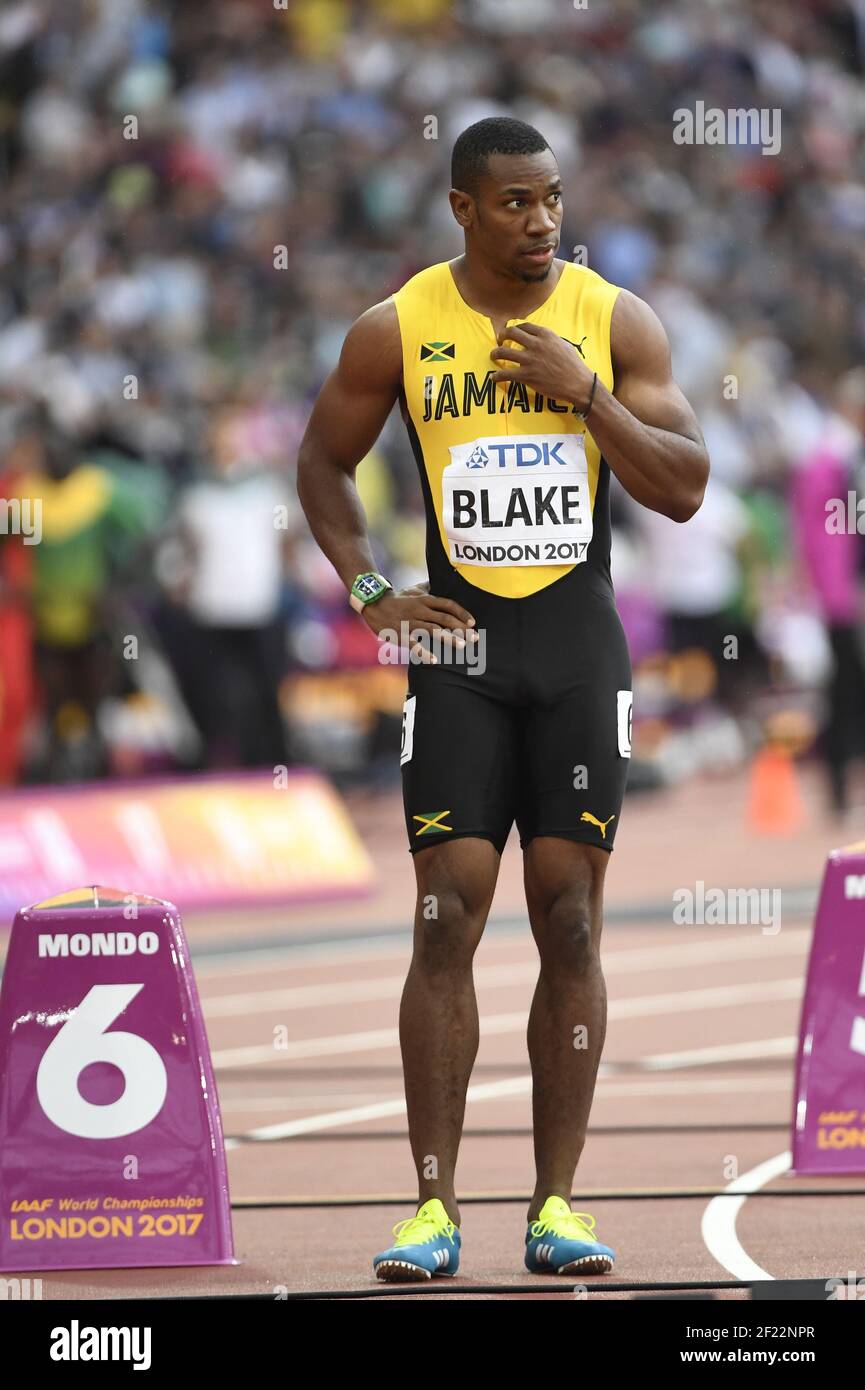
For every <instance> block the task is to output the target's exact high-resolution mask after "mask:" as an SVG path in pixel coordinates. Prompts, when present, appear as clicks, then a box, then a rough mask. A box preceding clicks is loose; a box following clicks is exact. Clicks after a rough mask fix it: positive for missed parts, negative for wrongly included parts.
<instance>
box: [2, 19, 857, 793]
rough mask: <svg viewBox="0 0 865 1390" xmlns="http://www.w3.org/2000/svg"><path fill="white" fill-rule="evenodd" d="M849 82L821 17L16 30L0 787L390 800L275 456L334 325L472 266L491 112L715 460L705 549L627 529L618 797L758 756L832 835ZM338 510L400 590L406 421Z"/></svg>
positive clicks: (382, 739)
mask: <svg viewBox="0 0 865 1390" xmlns="http://www.w3.org/2000/svg"><path fill="white" fill-rule="evenodd" d="M863 64H865V19H863V16H862V11H861V7H859V6H856V5H854V4H847V3H844V0H809V3H803V4H800V5H797V6H796V7H795V8H792V7H787V6H785V5H783V4H780V3H768V4H761V3H754V4H743V3H725V4H723V5H721V4H716V3H710V2H708V0H706V2H705V3H697V4H688V5H678V4H666V5H660V6H653V7H652V9H651V12H647V11H646V10H644V9H642V8H641V7H640V6H638V5H636V4H628V3H602V2H601V0H592V3H591V4H589V6H588V7H587V8H586V9H579V8H577V7H575V6H572V5H568V4H565V3H563V0H522V2H521V3H495V4H493V3H492V0H465V3H450V2H449V0H414V2H413V3H398V0H367V2H366V3H364V2H363V0H357V3H351V2H350V0H304V3H303V4H293V3H291V2H290V0H289V3H288V5H287V7H285V8H282V7H278V6H270V5H265V4H263V3H261V2H260V0H217V3H202V4H198V5H196V6H194V7H189V6H183V5H181V4H179V3H177V4H172V3H146V4H145V3H140V2H139V0H111V3H108V0H105V3H99V2H98V0H90V3H83V2H82V3H63V4H59V3H58V4H52V3H44V4H43V3H35V0H16V3H12V4H10V5H7V6H6V7H5V8H4V11H3V14H2V16H0V91H2V94H3V95H2V102H0V135H2V189H0V207H2V220H0V441H2V458H3V465H2V469H3V471H2V476H0V484H2V486H0V493H2V495H3V496H4V498H10V497H14V496H18V495H26V496H30V497H36V496H40V497H41V498H42V501H43V506H44V517H45V528H46V534H45V535H44V536H43V538H42V541H41V543H40V544H38V545H32V546H28V545H25V544H23V543H22V539H21V538H20V537H15V536H12V535H6V536H3V537H0V566H2V588H0V630H2V657H0V690H2V694H0V781H2V782H3V783H5V784H12V785H15V784H18V783H21V782H45V781H49V782H50V781H79V780H81V779H86V778H89V777H96V776H99V777H101V776H118V775H127V776H128V775H130V774H134V775H138V774H142V773H143V774H148V773H150V772H157V771H165V770H170V769H177V768H180V769H185V768H188V769H195V768H202V767H204V768H219V767H226V766H272V765H274V764H282V763H291V762H299V763H303V764H309V763H312V764H314V765H318V766H321V767H323V768H324V769H326V770H327V771H328V772H330V773H331V774H333V775H335V776H336V777H337V778H338V779H339V780H340V781H341V782H342V783H343V784H350V783H352V782H360V783H362V784H365V785H371V786H373V787H374V788H378V787H382V788H383V789H384V790H387V789H388V788H390V791H391V793H394V792H395V789H396V783H397V777H398V773H397V770H396V766H395V758H394V749H395V746H396V740H397V738H398V728H399V714H400V708H401V702H402V696H403V689H404V676H405V673H404V670H400V669H399V668H398V667H397V668H393V667H388V666H384V665H382V664H380V663H379V662H378V661H377V653H376V649H375V644H374V642H373V639H372V637H371V635H370V634H369V633H368V632H367V630H366V629H365V628H364V627H363V625H362V624H360V623H358V622H357V620H356V619H355V617H354V616H353V615H352V614H351V613H350V612H348V611H347V609H346V604H345V599H344V594H343V593H342V590H341V587H340V585H339V583H338V582H337V580H336V577H335V575H334V573H333V571H332V570H331V568H330V566H329V564H328V563H327V562H326V561H325V560H324V559H323V557H322V556H321V555H320V554H319V552H318V551H317V548H316V547H315V545H314V543H313V542H312V540H311V538H310V536H309V534H308V532H307V530H306V527H305V522H304V520H303V517H302V515H301V514H300V511H299V507H298V504H297V500H296V493H295V459H296V452H297V446H298V442H299V440H300V437H301V434H302V431H303V428H304V424H305V420H306V418H307V415H308V412H309V409H310V405H311V401H312V399H313V398H314V395H315V393H316V391H317V390H318V388H319V387H320V385H321V383H322V380H323V378H324V376H325V375H326V373H327V372H328V370H329V369H330V368H331V367H332V366H333V364H334V362H335V359H336V357H337V354H338V351H339V348H340V344H341V341H342V338H343V336H344V334H345V331H346V329H347V328H348V326H349V324H350V323H351V322H352V320H353V319H354V318H355V317H356V316H357V314H358V313H360V312H361V311H362V310H363V309H364V308H366V307H367V306H368V305H369V304H371V303H374V302H376V301H377V300H380V299H382V298H383V297H385V296H386V295H387V294H388V293H389V292H391V291H392V290H393V289H395V288H396V287H397V286H399V285H400V284H401V283H402V282H403V281H404V280H405V279H406V278H407V277H409V276H410V275H412V274H413V273H414V272H415V271H416V270H418V269H419V268H421V267H422V266H424V265H426V264H429V263H431V262H433V261H436V260H441V259H445V258H448V257H451V256H453V255H455V254H458V253H459V251H460V249H461V244H460V237H459V234H458V229H457V228H456V226H455V224H454V223H453V221H452V218H451V215H450V211H449V208H448V204H447V198H446V192H447V187H448V183H449V179H448V158H449V152H450V147H451V144H452V142H453V139H454V137H455V135H456V134H457V133H458V132H459V131H460V130H461V129H462V128H464V127H465V126H466V125H468V124H469V123H470V122H471V121H473V120H475V119H477V118H479V117H481V116H483V115H488V114H495V113H499V112H501V113H510V114H513V115H516V116H519V117H521V118H524V119H526V120H529V121H531V122H532V123H534V124H536V125H537V126H538V127H539V128H540V129H541V130H542V131H543V132H544V133H545V135H546V136H547V138H548V139H549V141H550V143H551V145H552V147H553V149H554V150H555V152H556V154H557V155H558V158H559V160H560V163H561V165H562V169H563V173H564V177H565V184H566V214H565V221H564V229H563V237H562V251H561V254H563V255H565V256H569V255H574V256H582V257H584V258H585V259H586V260H587V261H588V263H589V264H590V265H591V266H593V268H595V269H596V270H598V271H599V272H600V273H601V274H602V275H604V276H606V277H607V278H609V279H611V280H613V281H615V282H617V283H620V284H622V285H625V286H627V287H628V288H629V289H632V290H633V291H635V292H636V293H637V294H639V295H641V296H643V297H645V298H646V299H647V300H648V301H649V302H650V303H651V304H652V305H653V306H654V307H655V308H656V310H657V311H658V313H659V314H660V316H661V318H662V320H663V322H664V324H665V326H666V329H667V332H668V334H669V336H670V340H671V343H672V349H673V357H674V369H675V373H676V375H677V378H678V380H679V381H680V383H681V385H682V387H683V388H684V390H685V392H686V394H687V395H688V397H689V398H690V400H691V401H692V403H693V405H694V407H695V409H696V411H697V414H698V416H699V418H700V421H701V423H702V425H703V428H704V431H705V434H706V438H707V442H708V445H709V451H710V456H711V459H712V465H713V473H712V481H711V483H710V486H709V490H708V493H707V497H706V502H705V504H704V506H703V508H702V510H701V511H700V512H699V513H698V515H697V516H696V517H695V518H694V519H693V520H692V521H691V522H690V523H689V524H688V525H687V526H686V527H677V526H675V525H674V523H672V522H668V521H667V520H666V519H665V518H661V517H658V516H656V515H654V514H652V513H649V512H646V511H643V510H641V509H639V508H637V507H635V506H633V505H631V504H630V502H629V500H628V499H627V498H626V497H625V496H624V495H623V494H622V492H621V490H620V489H618V488H616V490H615V493H614V501H613V507H614V522H615V529H614V580H615V583H616V587H617V595H618V599H619V603H620V607H621V610H622V614H623V618H624V620H625V624H626V627H627V631H628V635H629V639H630V642H631V648H632V654H633V657H634V664H635V668H636V676H635V691H636V699H635V709H636V715H635V759H634V767H633V774H634V775H633V777H632V786H633V788H634V789H638V788H652V787H653V786H656V785H658V784H659V783H662V782H670V781H678V780H679V779H682V778H690V777H694V776H697V775H699V774H701V773H709V774H713V775H722V776H723V775H724V774H727V773H729V772H731V771H733V770H735V769H739V770H741V769H742V768H743V767H745V766H747V765H749V764H750V762H751V760H752V759H753V757H754V755H755V753H756V752H757V751H758V750H759V749H760V748H761V747H762V746H763V745H764V743H765V741H766V738H767V737H769V738H770V739H771V740H774V741H775V742H776V743H780V744H781V745H783V747H784V748H785V749H786V750H787V751H789V752H792V753H793V754H794V755H795V756H796V757H797V758H798V759H799V760H800V765H802V766H803V767H805V771H806V772H807V771H808V767H807V765H808V764H811V765H812V766H813V765H815V763H816V760H817V759H818V758H819V757H820V756H821V754H826V755H828V757H829V761H830V764H831V768H832V770H833V777H832V779H831V783H830V785H829V786H827V787H826V788H825V789H824V790H823V791H821V792H820V794H819V795H820V797H821V798H822V801H823V802H825V803H826V804H827V805H828V804H829V803H830V801H832V800H834V803H835V806H836V809H838V810H843V808H844V806H845V805H847V804H849V802H850V799H851V795H853V793H851V790H850V783H849V780H847V779H846V778H845V775H844V773H845V767H846V763H847V761H848V759H849V758H850V757H851V756H852V755H853V754H854V753H855V752H856V751H857V750H859V747H860V742H861V729H862V724H863V717H865V716H863V711H865V681H863V676H862V655H861V653H862V634H861V618H860V607H859V598H858V571H859V568H860V566H861V547H862V538H861V537H860V536H858V535H856V534H855V533H853V534H848V535H846V536H839V537H833V538H832V543H831V544H827V540H826V524H825V516H826V509H825V502H826V500H827V499H828V498H830V497H835V496H838V497H842V498H846V496H847V492H848V490H849V489H855V488H856V487H861V468H862V460H861V454H862V449H861V440H862V428H863V423H865V381H863V376H862V372H861V370H860V371H856V370H854V371H853V372H852V375H851V374H850V369H851V368H855V364H857V363H859V362H861V360H862V353H863V347H865V301H863V296H862V281H863V260H865V236H863V232H865V186H863V149H865V141H863V129H865V88H863V84H862V76H863ZM697 99H700V100H702V101H703V102H704V103H705V105H706V107H720V108H722V109H724V110H726V109H728V108H745V107H755V108H761V109H768V110H769V111H771V110H773V109H777V110H779V111H780V112H781V113H782V141H781V148H780V152H779V153H778V154H777V155H775V156H769V155H766V154H764V153H763V152H762V151H761V149H760V148H759V147H758V146H756V145H754V144H751V145H749V144H735V143H733V144H730V143H728V144H725V145H720V146H709V145H699V144H693V145H681V144H677V143H675V142H674V140H673V138H672V129H673V122H674V112H675V111H676V110H677V109H678V108H681V107H693V105H694V102H695V100H697ZM579 248H584V250H582V251H581V250H580V249H579ZM46 472H48V473H49V474H54V475H63V474H65V475H66V491H65V492H64V493H63V498H65V500H63V498H61V494H60V492H58V490H57V477H56V476H54V477H49V478H48V479H47V480H46V478H45V474H46ZM70 478H71V480H72V483H73V484H74V486H70V485H69V484H70ZM359 483H360V488H361V492H362V496H363V499H364V502H365V505H366V508H367V513H368V518H369V523H370V528H371V531H372V533H373V536H374V540H375V546H376V551H377V554H378V557H379V559H380V564H381V568H382V569H383V571H384V572H386V573H388V574H389V575H391V576H392V577H393V579H394V581H395V582H396V583H400V582H402V581H409V582H411V581H414V580H415V579H416V578H417V577H419V576H420V575H421V573H422V572H423V517H422V507H421V498H420V489H419V487H418V485H417V478H416V473H415V465H414V462H413V460H412V457H411V453H410V450H409V448H408V444H407V441H406V439H405V436H404V431H403V427H402V423H401V421H400V420H399V418H398V416H396V415H395V416H394V417H392V418H391V420H390V421H389V423H388V426H387V428H386V429H385V431H384V433H383V435H382V438H381V440H380V441H379V443H378V444H377V445H376V447H375V449H374V450H373V452H372V453H371V454H370V455H369V457H368V458H367V459H366V460H364V462H363V463H362V465H361V467H360V470H359ZM70 498H71V500H70ZM75 498H77V499H78V503H77V510H76V504H75ZM94 499H95V500H94ZM274 507H278V508H279V509H280V513H279V514H280V518H281V520H280V523H279V525H277V526H274V525H273V524H272V521H271V518H272V517H273V515H274ZM731 636H732V637H733V638H735V642H734V643H733V644H732V645H731V644H730V643H729V642H728V640H727V639H728V638H730V637H731ZM130 638H132V639H134V640H132V641H130ZM833 673H834V675H833ZM277 697H278V701H279V714H277V709H276V700H277ZM280 715H281V717H280ZM827 724H828V738H827V737H826V736H825V733H826V729H825V727H824V726H826V725H827ZM821 731H823V732H822V733H821ZM718 795H719V796H720V798H721V804H723V798H724V791H723V783H721V784H720V787H719V792H718ZM854 799H855V796H854Z"/></svg>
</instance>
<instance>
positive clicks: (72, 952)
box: [39, 931, 159, 960]
mask: <svg viewBox="0 0 865 1390" xmlns="http://www.w3.org/2000/svg"><path fill="white" fill-rule="evenodd" d="M158 950H159V937H158V936H157V934H156V932H155V931H143V932H141V934H140V936H136V934H135V932H131V931H118V932H114V931H106V932H94V933H93V935H92V936H91V935H90V934H89V933H88V932H83V931H77V932H73V933H72V935H71V936H70V935H67V934H66V932H55V933H54V935H53V936H49V935H47V934H40V936H39V958H40V960H42V959H44V958H45V957H46V956H51V957H53V958H55V959H56V958H57V957H60V956H134V955H135V953H136V951H137V952H138V953H139V955H142V956H152V955H155V953H156V952H157V951H158Z"/></svg>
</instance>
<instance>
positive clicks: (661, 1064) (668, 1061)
mask: <svg viewBox="0 0 865 1390" xmlns="http://www.w3.org/2000/svg"><path fill="white" fill-rule="evenodd" d="M798 1042H799V1040H798V1038H796V1037H795V1036H794V1035H793V1034H792V1033H790V1034H788V1036H787V1037H785V1038H766V1039H765V1040H764V1041H761V1042H739V1043H724V1044H723V1046H721V1047H698V1048H691V1049H690V1050H689V1051H687V1052H658V1053H657V1054H656V1055H655V1056H654V1057H649V1058H647V1060H646V1061H645V1062H642V1063H641V1064H640V1065H641V1067H645V1069H646V1070H647V1071H676V1070H677V1068H679V1067H699V1066H709V1065H710V1064H711V1063H713V1062H744V1061H749V1060H751V1059H752V1058H760V1059H762V1058H767V1057H795V1055H796V1048H797V1046H798Z"/></svg>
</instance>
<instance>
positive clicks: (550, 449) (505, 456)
mask: <svg viewBox="0 0 865 1390" xmlns="http://www.w3.org/2000/svg"><path fill="white" fill-rule="evenodd" d="M563 443H564V441H563V440H561V439H557V440H556V442H555V444H549V443H547V441H546V440H545V439H544V440H540V441H539V442H538V443H537V444H534V443H529V442H527V441H525V440H522V441H521V442H520V443H514V441H513V440H507V439H503V440H502V441H501V443H496V442H495V441H494V440H492V439H489V440H487V448H488V449H489V451H490V453H491V454H495V455H496V456H497V462H498V465H499V468H507V467H508V466H509V464H510V465H511V466H512V465H513V464H514V463H515V464H516V466H517V468H533V467H534V466H535V464H538V463H540V464H543V465H544V467H546V466H547V465H548V464H550V463H560V464H562V466H563V467H564V468H567V466H568V460H567V459H565V458H562V456H561V454H560V453H559V450H560V449H561V447H562V445H563ZM509 456H510V457H509Z"/></svg>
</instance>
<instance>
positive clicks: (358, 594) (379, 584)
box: [349, 570, 393, 613]
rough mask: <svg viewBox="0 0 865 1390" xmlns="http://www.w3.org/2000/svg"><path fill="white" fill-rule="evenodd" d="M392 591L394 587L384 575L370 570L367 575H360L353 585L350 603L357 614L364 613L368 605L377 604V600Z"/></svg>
mask: <svg viewBox="0 0 865 1390" xmlns="http://www.w3.org/2000/svg"><path fill="white" fill-rule="evenodd" d="M392 589H393V585H392V584H391V583H389V582H388V580H387V579H385V577H384V575H383V574H376V573H375V572H374V571H373V570H369V571H368V572H367V573H366V574H359V575H358V576H357V579H356V580H355V581H354V583H353V584H352V586H351V596H350V598H349V603H350V604H351V606H352V608H353V609H354V611H355V613H362V612H363V610H364V609H365V608H366V605H367V604H368V603H375V601H376V599H379V598H382V597H383V595H384V594H386V593H389V592H390V591H391V590H392Z"/></svg>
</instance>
